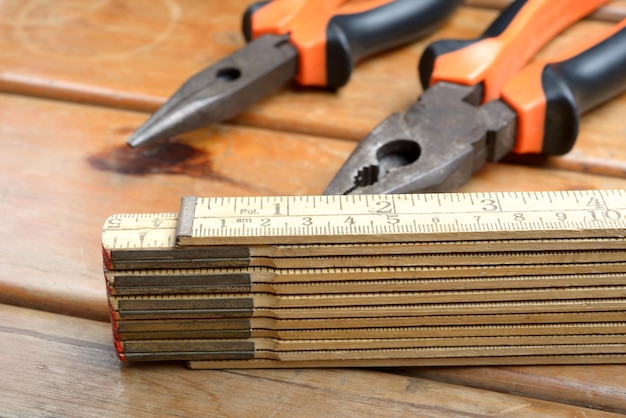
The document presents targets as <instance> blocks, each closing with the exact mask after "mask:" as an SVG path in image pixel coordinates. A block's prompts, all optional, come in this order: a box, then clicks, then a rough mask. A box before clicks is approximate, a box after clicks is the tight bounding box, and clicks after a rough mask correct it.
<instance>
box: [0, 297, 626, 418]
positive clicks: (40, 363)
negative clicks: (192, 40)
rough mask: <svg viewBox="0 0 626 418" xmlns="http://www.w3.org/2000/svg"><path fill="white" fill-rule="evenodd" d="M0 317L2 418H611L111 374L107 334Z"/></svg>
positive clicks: (273, 382) (516, 405)
mask: <svg viewBox="0 0 626 418" xmlns="http://www.w3.org/2000/svg"><path fill="white" fill-rule="evenodd" d="M0 313H1V314H0V334H1V338H0V350H1V351H2V353H3V358H4V361H2V363H1V364H0V371H1V372H2V374H3V376H4V377H5V378H3V379H1V380H0V391H1V392H2V393H3V394H4V395H5V396H4V397H3V404H2V411H3V414H7V415H10V416H14V415H15V416H27V415H28V416H30V415H46V416H48V415H54V416H74V415H76V411H77V408H79V409H80V415H81V416H83V417H98V416H102V415H103V414H104V415H108V416H122V415H128V414H132V415H154V414H159V415H181V414H183V415H188V416H194V415H196V416H197V415H206V414H207V413H208V414H209V415H216V416H217V415H219V416H251V415H256V416H286V415H293V414H294V413H295V414H297V415H298V416H311V417H313V416H320V415H336V414H340V415H352V416H354V415H375V416H432V417H446V416H450V415H462V416H467V415H480V416H485V415H507V416H529V415H530V416H546V415H550V416H554V417H559V416H561V417H570V416H577V415H578V416H581V415H582V416H587V417H595V416H598V417H600V416H603V417H607V416H612V414H609V413H606V412H603V411H598V410H593V409H590V408H589V407H593V406H594V405H593V404H591V405H589V407H587V408H585V407H576V406H569V405H563V404H558V403H554V402H548V401H543V400H537V399H532V398H527V397H519V396H514V395H507V394H503V393H497V392H494V391H485V390H480V389H473V388H468V387H463V386H457V385H451V384H446V383H438V382H434V381H430V380H426V379H421V378H415V377H408V376H401V375H396V374H392V373H385V372H381V371H375V370H350V369H309V370H301V369H289V370H247V371H244V370H240V371H234V370H232V371H220V370H198V371H190V370H185V369H184V368H183V366H182V365H181V364H180V363H172V362H169V363H148V364H143V365H123V366H120V365H119V364H118V360H117V359H116V358H115V356H114V352H113V347H112V346H111V344H110V329H109V327H108V325H106V324H103V323H100V322H94V321H89V320H85V319H79V318H73V317H65V316H61V315H56V314H49V313H44V312H40V311H32V310H27V309H23V308H17V307H11V306H7V305H0ZM614 370H615V372H616V373H619V370H620V368H619V367H617V368H615V369H614ZM79 386H80V390H77V388H78V387H79ZM243 393H245V396H242V394H243Z"/></svg>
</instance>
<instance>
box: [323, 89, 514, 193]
mask: <svg viewBox="0 0 626 418" xmlns="http://www.w3.org/2000/svg"><path fill="white" fill-rule="evenodd" d="M479 90H480V86H464V85H460V84H456V83H447V82H440V83H437V84H435V85H434V86H432V87H431V88H429V89H427V90H426V91H425V92H424V94H422V96H421V97H420V98H419V100H418V101H417V102H416V103H415V104H413V105H412V106H411V107H410V108H409V109H408V110H407V111H406V112H404V113H394V114H392V115H390V116H389V117H388V118H387V119H385V120H384V121H383V122H382V123H381V124H379V125H378V126H377V127H376V128H375V129H374V130H373V131H372V132H371V133H370V134H369V135H368V136H367V137H366V138H364V139H363V140H362V141H361V142H360V143H359V145H357V148H356V149H355V150H354V152H353V153H352V155H351V156H350V157H349V159H348V160H347V161H346V162H345V164H344V165H343V167H342V168H341V169H340V170H339V172H338V173H337V175H336V176H335V178H334V179H333V180H332V182H331V183H330V184H329V186H328V188H327V189H326V191H325V192H324V194H327V195H330V194H385V193H414V192H439V191H448V190H453V189H456V188H458V187H459V186H461V185H462V184H464V183H465V182H467V180H468V179H469V178H470V177H471V176H472V174H473V173H474V172H476V171H477V170H478V169H479V168H480V167H482V166H483V164H484V163H485V162H487V161H497V160H499V159H500V158H502V156H504V155H505V154H506V153H508V152H509V151H510V150H511V149H512V147H513V145H514V142H515V131H516V115H515V113H514V112H513V111H512V110H511V109H510V108H509V107H508V106H506V105H505V104H503V103H502V102H499V101H495V102H489V103H487V104H484V105H480V104H479V103H477V101H478V100H479V99H480V97H481V94H480V91H479Z"/></svg>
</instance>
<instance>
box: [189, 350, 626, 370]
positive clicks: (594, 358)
mask: <svg viewBox="0 0 626 418" xmlns="http://www.w3.org/2000/svg"><path fill="white" fill-rule="evenodd" d="M623 363H626V354H560V355H550V354H545V355H521V356H500V357H490V356H484V357H439V358H402V359H397V358H386V359H376V360H372V359H358V360H348V359H341V360H292V361H284V360H283V361H280V360H270V359H249V360H192V361H188V362H187V367H188V368H190V369H192V370H206V369H279V368H333V367H420V366H502V365H508V366H513V365H517V366H528V365H548V364H623Z"/></svg>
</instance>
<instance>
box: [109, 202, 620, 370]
mask: <svg viewBox="0 0 626 418" xmlns="http://www.w3.org/2000/svg"><path fill="white" fill-rule="evenodd" d="M102 244H103V257H104V266H105V276H106V283H107V294H108V300H109V305H110V311H111V319H112V324H113V329H114V342H115V347H116V349H117V352H118V355H119V357H120V358H121V359H122V360H186V361H189V364H190V366H191V367H194V368H226V367H323V366H394V365H421V364H424V365H426V364H430V365H432V364H442V365H443V364H445V365H469V364H546V363H549V364H556V363H584V362H590V363H615V362H624V360H625V359H626V190H603V191H568V192H532V193H471V194H460V193H453V194H422V195H412V194H408V195H369V196H368V195H366V196H299V197H233V198H195V197H186V198H183V200H182V204H181V210H180V213H179V214H175V213H161V214H119V215H113V216H111V217H109V218H108V219H107V220H106V222H105V224H104V228H103V234H102Z"/></svg>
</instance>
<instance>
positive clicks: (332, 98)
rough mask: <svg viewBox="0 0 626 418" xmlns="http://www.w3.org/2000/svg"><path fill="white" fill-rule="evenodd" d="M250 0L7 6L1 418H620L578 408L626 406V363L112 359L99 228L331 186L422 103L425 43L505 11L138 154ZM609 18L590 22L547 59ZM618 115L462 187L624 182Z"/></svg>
mask: <svg viewBox="0 0 626 418" xmlns="http://www.w3.org/2000/svg"><path fill="white" fill-rule="evenodd" d="M247 3H248V1H247V0H237V1H231V2H220V1H204V0H159V1H147V0H141V1H140V0H137V1H132V2H131V1H128V0H101V1H84V2H74V1H69V0H59V1H55V2H51V1H50V2H46V1H21V0H8V1H5V2H3V3H2V7H0V47H1V48H2V51H3V52H2V54H0V68H1V69H2V70H0V91H3V92H4V93H2V94H0V143H2V144H3V146H4V151H3V152H2V153H1V154H0V214H1V215H2V222H0V234H1V236H2V237H3V239H2V240H1V241H0V266H2V267H1V268H0V302H2V303H5V304H10V305H18V306H22V307H25V308H29V309H24V308H16V307H12V306H2V307H1V308H0V312H1V314H0V327H1V332H2V333H3V335H2V338H0V353H2V354H0V358H1V361H0V372H1V373H2V374H3V376H5V377H4V378H3V379H0V393H2V395H3V396H2V399H3V401H2V402H1V403H0V415H8V416H102V415H103V414H104V415H109V416H119V415H123V414H125V415H130V414H132V415H146V414H151V413H152V414H156V413H159V412H160V413H162V414H168V413H170V414H172V415H176V414H178V415H194V414H196V415H197V414H200V413H204V414H213V415H215V416H228V415H232V416H242V415H243V416H245V415H253V414H254V415H265V416H271V415H274V416H290V415H291V416H292V415H294V414H293V413H292V412H293V411H296V412H298V415H304V416H306V415H307V414H308V415H317V416H319V415H320V414H322V415H331V414H339V415H372V414H374V415H396V416H407V415H417V416H450V415H462V416H467V415H479V416H484V415H496V414H500V415H506V416H515V415H517V416H539V415H541V416H546V415H550V416H568V417H569V416H599V415H602V416H608V414H607V415H603V414H599V413H598V412H597V411H594V410H592V409H588V408H582V407H573V406H568V405H566V404H571V405H579V406H581V405H582V406H585V407H589V408H596V409H605V410H609V411H614V412H619V413H626V399H625V395H624V393H625V391H626V382H624V381H623V379H622V378H621V377H620V376H623V375H626V373H625V372H624V370H623V367H622V366H619V367H618V366H584V365H581V366H562V367H559V366H537V367H481V368H470V367H467V368H412V369H410V370H402V371H400V370H396V369H390V370H384V371H383V370H381V371H373V370H350V369H329V370H308V371H301V370H257V371H245V372H244V371H241V372H232V371H231V372H220V371H193V372H192V371H186V370H184V369H182V366H181V365H180V364H152V363H151V364H145V365H136V366H126V365H121V364H119V362H118V361H117V360H116V359H115V358H114V350H113V347H112V339H111V334H110V326H109V325H108V324H106V323H105V322H103V321H108V312H107V307H106V292H105V283H104V278H103V274H102V265H101V263H102V256H101V253H100V234H101V227H102V224H103V222H104V220H105V219H106V218H107V217H108V216H109V215H111V214H112V213H121V212H176V211H177V210H178V206H179V201H180V197H181V196H183V195H198V196H253V195H306V194H319V193H321V192H322V191H323V190H324V188H325V186H326V184H327V183H328V182H329V181H330V179H331V178H332V176H333V175H334V173H335V172H336V170H337V169H338V168H339V167H340V165H341V164H342V162H343V161H344V160H345V158H346V157H347V156H348V154H349V153H350V152H351V150H352V149H353V147H354V145H355V140H358V139H360V138H362V137H363V136H364V135H365V134H366V133H367V132H368V131H369V130H370V129H371V128H372V127H374V126H375V125H376V124H377V123H378V122H379V121H380V120H381V119H382V118H384V117H385V116H387V115H388V114H389V113H390V112H393V111H402V110H404V109H406V108H407V107H408V106H409V105H410V104H411V103H412V102H413V101H414V100H415V98H416V97H417V96H418V94H419V93H420V91H421V89H420V87H419V85H418V82H417V76H416V63H417V59H418V57H419V55H420V54H421V51H422V50H423V48H424V46H425V45H426V44H427V43H428V42H430V41H431V40H433V39H436V38H439V37H457V38H469V37H474V36H476V35H478V34H479V33H481V31H482V30H483V29H484V28H485V27H486V26H487V25H488V24H489V21H490V20H491V19H493V17H495V15H496V14H497V10H495V9H480V8H475V7H473V8H472V7H464V8H461V9H460V10H459V11H458V12H457V13H455V15H454V16H453V18H452V19H451V20H450V21H449V22H448V23H446V24H445V25H444V26H443V27H442V28H441V29H440V30H439V31H438V32H436V33H434V34H433V35H431V36H429V37H428V38H427V39H424V40H423V41H420V42H416V43H414V44H412V45H409V46H407V47H405V48H402V49H400V50H397V51H394V52H391V53H388V54H385V55H384V57H383V56H380V57H376V58H373V59H370V60H367V61H366V62H364V63H362V64H361V65H359V66H358V67H357V69H356V71H355V73H354V74H353V78H352V81H351V83H350V84H349V85H348V86H346V88H344V89H342V90H340V91H339V92H336V93H329V92H326V91H320V90H308V89H303V88H298V87H292V86H288V87H286V88H285V89H284V90H283V91H281V92H279V93H277V94H275V95H273V96H272V97H269V98H267V99H266V100H264V101H262V102H261V103H259V104H258V105H255V106H253V107H252V108H251V109H249V110H248V111H246V112H244V113H243V114H242V115H240V116H239V117H237V118H236V119H234V120H232V121H229V122H228V123H227V124H220V125H215V126H212V127H207V128H204V129H201V130H198V131H195V132H193V133H190V134H188V135H183V136H181V137H180V138H178V139H177V140H176V141H172V142H171V143H168V144H165V145H162V146H156V147H152V148H146V149H140V150H135V151H131V150H129V149H127V148H126V146H125V144H124V143H125V141H126V139H127V138H128V136H129V135H130V134H131V133H132V132H133V131H134V130H135V129H136V128H138V127H139V126H140V125H141V123H142V122H143V121H144V120H145V119H146V118H147V117H148V113H144V112H149V111H152V110H154V109H155V108H156V107H158V105H159V104H160V103H162V102H163V100H165V99H166V98H167V96H168V95H169V94H170V93H171V92H172V91H173V90H174V89H175V88H177V87H178V85H179V84H180V83H181V82H182V81H183V80H184V79H186V78H187V77H188V76H189V75H191V74H192V73H194V72H195V71H197V70H199V69H201V68H203V67H205V66H206V65H209V64H210V63H212V62H214V61H215V60H217V59H219V58H221V57H223V56H224V55H226V54H228V53H230V52H232V51H234V50H235V49H236V48H238V47H240V46H241V45H243V39H242V37H241V35H240V33H239V19H240V12H241V10H242V9H243V6H245V5H246V4H247ZM610 4H611V5H612V6H614V7H618V8H619V7H623V5H624V2H623V1H615V2H611V3H610ZM498 7H500V6H498ZM610 24H611V23H608V22H606V21H600V20H585V21H584V22H581V23H579V24H577V25H576V26H575V27H573V28H572V29H571V30H568V31H566V32H565V33H564V34H563V35H562V36H561V37H559V38H558V39H557V40H555V41H554V42H553V43H551V44H550V45H548V46H547V47H546V48H545V49H544V50H543V51H541V53H540V54H539V56H540V57H549V56H550V55H551V54H554V53H556V52H557V51H559V50H560V49H562V48H564V47H566V46H567V45H570V44H575V43H577V42H578V41H579V40H581V39H583V38H585V37H587V36H589V34H591V33H595V32H597V31H598V30H601V29H602V28H604V27H606V26H609V25H610ZM383 58H384V59H383ZM28 96H30V97H28ZM94 105H95V106H94ZM138 110H139V111H138ZM141 111H143V112H141ZM625 111H626V96H624V95H622V96H620V97H618V98H617V99H616V100H613V101H611V102H610V103H608V104H607V105H604V106H601V107H599V108H597V109H594V110H593V111H592V112H590V113H589V114H588V115H586V116H585V117H584V118H583V123H582V126H581V135H580V137H579V141H578V143H577V144H576V147H575V148H574V150H573V151H572V152H571V153H570V154H568V155H567V156H564V157H560V158H550V159H537V158H516V159H509V160H508V161H507V162H503V163H499V164H491V165H487V166H486V167H484V168H483V169H482V170H481V171H480V172H479V173H477V174H476V175H475V176H474V177H473V178H472V180H471V181H470V182H469V183H468V184H467V185H466V186H464V187H463V189H462V191H511V190H515V191H531V190H579V189H611V188H621V189H623V188H625V186H626V168H625V167H626V141H624V138H625V137H626V124H625V123H624V117H623V115H624V112H625ZM42 310H45V311H51V312H56V313H57V314H50V313H44V312H41V311H42ZM59 314H67V315H73V316H74V317H70V316H63V315H59ZM78 317H81V318H86V319H80V318H78ZM93 319H96V320H99V321H101V322H93V321H91V320H93ZM399 373H405V374H410V375H411V376H404V375H401V374H399ZM438 381H439V382H438ZM164 382H165V383H164ZM441 382H443V383H441ZM470 386H471V387H474V388H471V387H470ZM503 392H509V393H515V394H518V395H519V396H517V395H516V396H512V395H507V394H504V393H503ZM538 399H544V400H545V401H540V400H538ZM78 411H80V413H79V412H78ZM103 411H104V412H106V413H104V412H103Z"/></svg>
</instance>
